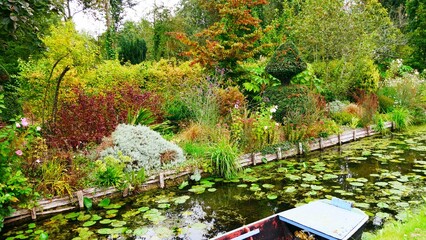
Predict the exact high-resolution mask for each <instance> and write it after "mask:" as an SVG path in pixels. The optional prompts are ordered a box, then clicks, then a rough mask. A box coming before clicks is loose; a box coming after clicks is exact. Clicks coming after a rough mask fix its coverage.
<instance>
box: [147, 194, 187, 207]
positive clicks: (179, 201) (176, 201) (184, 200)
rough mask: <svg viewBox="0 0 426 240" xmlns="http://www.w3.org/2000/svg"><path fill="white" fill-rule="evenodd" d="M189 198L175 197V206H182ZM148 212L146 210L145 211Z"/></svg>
mask: <svg viewBox="0 0 426 240" xmlns="http://www.w3.org/2000/svg"><path fill="white" fill-rule="evenodd" d="M190 198H191V197H190V196H187V195H183V196H180V197H176V198H175V199H174V203H175V205H178V204H183V203H185V202H186V200H188V199H190ZM147 210H148V209H147Z"/></svg>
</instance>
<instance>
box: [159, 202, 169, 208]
mask: <svg viewBox="0 0 426 240" xmlns="http://www.w3.org/2000/svg"><path fill="white" fill-rule="evenodd" d="M158 208H160V209H166V208H170V203H160V204H158Z"/></svg>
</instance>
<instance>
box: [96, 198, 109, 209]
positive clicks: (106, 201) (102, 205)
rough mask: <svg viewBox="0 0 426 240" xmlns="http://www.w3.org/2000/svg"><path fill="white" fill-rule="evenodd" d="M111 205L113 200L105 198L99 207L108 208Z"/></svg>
mask: <svg viewBox="0 0 426 240" xmlns="http://www.w3.org/2000/svg"><path fill="white" fill-rule="evenodd" d="M110 203H111V199H109V198H104V199H102V200H101V201H100V202H99V203H98V206H99V207H106V206H108V205H109V204H110Z"/></svg>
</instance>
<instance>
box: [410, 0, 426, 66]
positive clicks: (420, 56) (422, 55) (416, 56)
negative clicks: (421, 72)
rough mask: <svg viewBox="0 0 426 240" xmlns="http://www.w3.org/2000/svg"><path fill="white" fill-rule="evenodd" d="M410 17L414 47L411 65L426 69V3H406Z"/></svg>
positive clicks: (412, 1) (416, 1) (411, 39)
mask: <svg viewBox="0 0 426 240" xmlns="http://www.w3.org/2000/svg"><path fill="white" fill-rule="evenodd" d="M406 6H407V8H406V9H407V15H408V26H407V30H408V36H409V43H410V44H411V45H412V46H413V48H414V49H413V53H412V55H411V56H410V64H411V65H413V66H414V67H415V68H418V69H424V68H425V67H426V40H425V39H426V33H425V31H424V29H425V25H426V3H425V2H424V1H422V0H408V1H407V3H406Z"/></svg>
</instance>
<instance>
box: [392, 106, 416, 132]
mask: <svg viewBox="0 0 426 240" xmlns="http://www.w3.org/2000/svg"><path fill="white" fill-rule="evenodd" d="M391 120H392V122H393V123H394V128H395V130H397V131H402V130H405V129H406V128H407V127H408V126H410V125H411V122H412V116H411V113H410V111H409V110H408V109H406V108H403V107H398V108H395V109H394V110H393V111H392V113H391Z"/></svg>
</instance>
